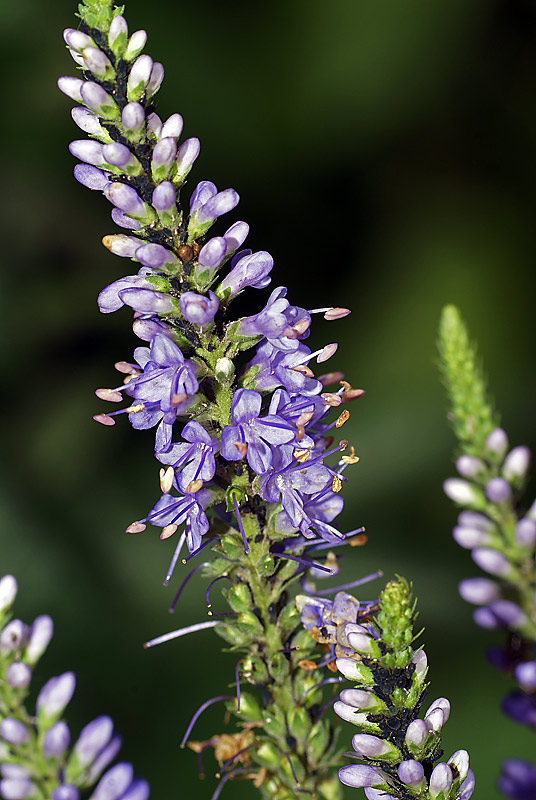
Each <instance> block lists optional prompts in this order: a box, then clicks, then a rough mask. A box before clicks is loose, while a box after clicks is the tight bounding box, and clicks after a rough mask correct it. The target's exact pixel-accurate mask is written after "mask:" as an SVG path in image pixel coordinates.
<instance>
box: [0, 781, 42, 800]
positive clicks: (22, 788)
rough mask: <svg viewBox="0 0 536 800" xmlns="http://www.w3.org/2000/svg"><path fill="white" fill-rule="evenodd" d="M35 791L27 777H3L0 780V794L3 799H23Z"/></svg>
mask: <svg viewBox="0 0 536 800" xmlns="http://www.w3.org/2000/svg"><path fill="white" fill-rule="evenodd" d="M34 792H35V786H34V785H33V783H32V782H31V780H30V779H29V778H4V779H3V780H1V781H0V795H1V796H2V797H3V798H4V800H25V798H26V797H30V795H32V794H33V793H34Z"/></svg>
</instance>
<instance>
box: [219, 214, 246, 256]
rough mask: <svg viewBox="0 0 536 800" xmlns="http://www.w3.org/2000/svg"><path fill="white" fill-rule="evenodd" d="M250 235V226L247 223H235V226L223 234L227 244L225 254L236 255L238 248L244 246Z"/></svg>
mask: <svg viewBox="0 0 536 800" xmlns="http://www.w3.org/2000/svg"><path fill="white" fill-rule="evenodd" d="M248 233H249V225H248V224H247V222H235V223H234V225H231V227H230V228H228V229H227V230H226V231H225V233H224V234H223V238H224V239H225V244H226V250H225V254H226V255H228V256H230V255H232V254H233V253H236V251H237V250H238V248H239V247H241V246H242V245H243V244H244V241H245V240H246V238H247V235H248Z"/></svg>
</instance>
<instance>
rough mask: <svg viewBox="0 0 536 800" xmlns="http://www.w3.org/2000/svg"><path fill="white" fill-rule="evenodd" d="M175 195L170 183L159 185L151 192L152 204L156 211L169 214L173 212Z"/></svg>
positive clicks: (165, 182)
mask: <svg viewBox="0 0 536 800" xmlns="http://www.w3.org/2000/svg"><path fill="white" fill-rule="evenodd" d="M176 201H177V193H176V191H175V187H174V186H173V184H172V183H171V181H163V182H162V183H159V184H158V186H157V187H156V189H155V190H154V192H153V197H152V203H153V206H154V207H155V208H156V210H157V211H167V212H169V213H170V214H171V213H172V212H173V211H174V210H175V203H176Z"/></svg>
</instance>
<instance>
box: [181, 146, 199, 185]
mask: <svg viewBox="0 0 536 800" xmlns="http://www.w3.org/2000/svg"><path fill="white" fill-rule="evenodd" d="M200 150H201V143H200V142H199V139H196V138H195V137H193V138H192V139H186V140H185V141H184V142H183V143H182V144H181V146H180V147H179V149H178V150H177V158H176V159H175V163H176V164H177V175H176V178H175V181H176V182H177V183H182V182H183V181H184V179H185V178H186V176H187V175H188V173H189V172H190V170H191V169H192V166H193V164H194V162H195V160H196V158H197V156H198V155H199V151H200Z"/></svg>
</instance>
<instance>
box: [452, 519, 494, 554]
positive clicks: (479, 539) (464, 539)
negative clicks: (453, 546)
mask: <svg viewBox="0 0 536 800" xmlns="http://www.w3.org/2000/svg"><path fill="white" fill-rule="evenodd" d="M452 536H453V538H454V541H455V542H456V543H457V544H459V545H460V547H464V548H465V549H466V550H472V549H473V547H482V546H484V545H487V544H491V542H492V538H491V536H490V535H489V533H486V531H483V530H479V528H464V527H462V526H461V525H456V527H455V528H454V529H453V531H452Z"/></svg>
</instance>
